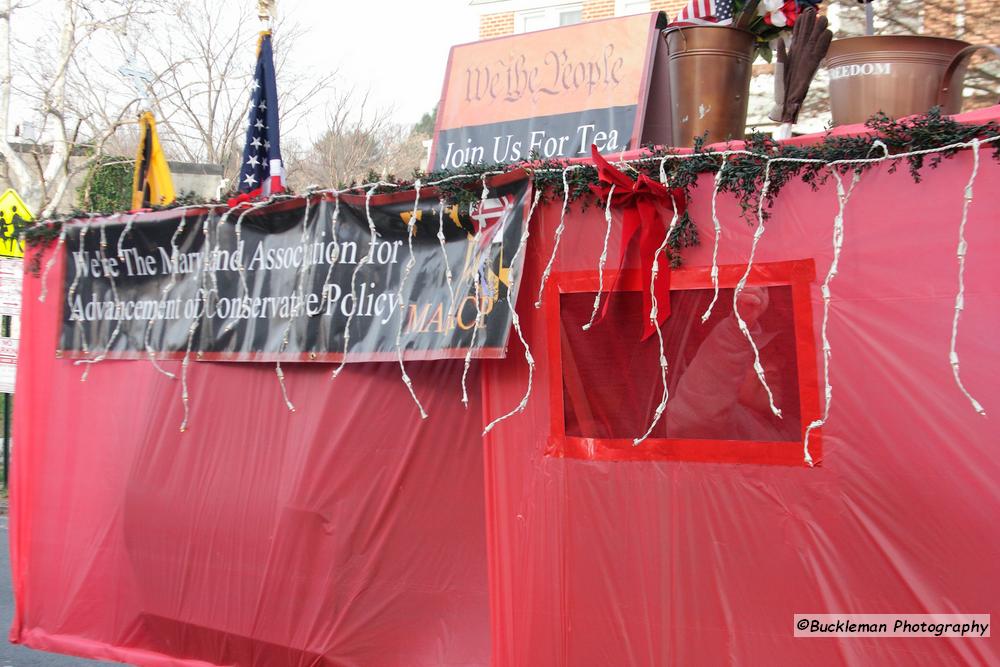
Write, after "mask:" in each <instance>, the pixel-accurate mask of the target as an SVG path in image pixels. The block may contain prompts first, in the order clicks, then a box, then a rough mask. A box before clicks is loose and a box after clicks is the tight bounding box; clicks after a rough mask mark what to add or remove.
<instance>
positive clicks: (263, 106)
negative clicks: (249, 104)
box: [257, 100, 267, 111]
mask: <svg viewBox="0 0 1000 667" xmlns="http://www.w3.org/2000/svg"><path fill="white" fill-rule="evenodd" d="M257 108H258V109H260V110H261V111H267V103H266V102H265V101H264V100H261V101H260V104H258V105H257Z"/></svg>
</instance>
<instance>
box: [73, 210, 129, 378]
mask: <svg viewBox="0 0 1000 667" xmlns="http://www.w3.org/2000/svg"><path fill="white" fill-rule="evenodd" d="M129 224H131V220H130V221H129ZM100 228H101V232H100V243H99V244H98V254H99V255H100V258H101V265H102V266H105V267H106V266H107V262H108V255H107V248H108V235H107V230H108V226H107V225H106V224H101V225H100ZM119 247H120V246H119ZM105 275H106V276H107V278H108V284H109V285H110V286H111V299H112V301H113V302H114V304H115V310H117V309H118V305H119V304H120V303H121V300H120V299H119V298H118V284H117V283H116V282H115V276H114V273H112V272H111V271H107V270H106V271H105ZM121 331H122V320H121V318H119V319H118V320H117V321H116V322H115V328H114V329H112V330H111V336H110V337H109V338H108V342H107V345H105V346H104V350H103V351H101V352H100V353H99V354H98V355H97V356H96V357H94V358H93V359H78V360H77V361H75V362H74V363H73V365H74V366H84V369H83V375H81V376H80V382H86V381H87V376H88V375H89V374H90V368H91V366H93V365H94V364H99V363H101V362H102V361H104V360H105V359H106V358H107V356H108V351H109V350H111V348H112V347H114V344H115V341H116V340H118V335H119V334H121Z"/></svg>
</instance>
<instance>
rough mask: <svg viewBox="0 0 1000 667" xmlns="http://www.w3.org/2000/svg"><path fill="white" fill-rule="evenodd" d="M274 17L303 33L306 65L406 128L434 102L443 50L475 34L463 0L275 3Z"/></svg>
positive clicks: (293, 0)
mask: <svg viewBox="0 0 1000 667" xmlns="http://www.w3.org/2000/svg"><path fill="white" fill-rule="evenodd" d="M240 1H244V2H246V1H250V0H240ZM278 11H279V13H281V14H282V15H283V16H285V17H286V18H290V19H295V20H296V21H297V22H298V23H300V24H302V25H303V26H304V27H306V28H307V30H308V33H307V34H306V36H305V37H304V39H305V43H303V44H302V45H301V46H302V48H301V51H300V52H301V53H302V54H304V55H307V56H308V57H309V59H310V60H309V64H310V65H311V66H313V67H317V68H336V69H338V70H339V72H340V74H341V76H342V77H343V78H344V79H345V80H348V81H350V82H352V83H353V84H354V85H355V86H356V87H357V88H358V89H359V90H361V91H363V90H368V91H370V94H371V98H370V99H371V100H372V101H373V102H374V103H376V104H377V105H378V106H381V107H388V106H391V107H393V108H394V109H395V114H394V117H395V120H396V121H397V122H400V123H408V124H409V123H415V122H417V121H418V120H420V117H421V116H422V115H423V114H424V113H426V112H428V111H430V110H431V109H433V108H434V105H435V104H437V101H438V98H440V96H441V86H442V84H443V83H444V73H445V68H446V66H447V63H448V51H449V49H450V48H451V46H452V45H454V44H464V43H466V42H471V41H475V40H476V39H478V36H479V19H478V13H477V12H476V10H475V9H474V8H472V7H470V6H469V2H468V0H430V1H429V2H413V0H365V1H361V2H358V1H356V0H278ZM303 64H305V63H303Z"/></svg>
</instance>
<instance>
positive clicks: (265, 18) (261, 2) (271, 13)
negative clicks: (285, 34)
mask: <svg viewBox="0 0 1000 667" xmlns="http://www.w3.org/2000/svg"><path fill="white" fill-rule="evenodd" d="M277 4H278V3H277V0H257V18H259V19H260V22H261V23H263V24H264V30H267V31H268V32H270V30H271V24H272V23H273V22H274V17H275V16H276V15H277V7H276V5H277Z"/></svg>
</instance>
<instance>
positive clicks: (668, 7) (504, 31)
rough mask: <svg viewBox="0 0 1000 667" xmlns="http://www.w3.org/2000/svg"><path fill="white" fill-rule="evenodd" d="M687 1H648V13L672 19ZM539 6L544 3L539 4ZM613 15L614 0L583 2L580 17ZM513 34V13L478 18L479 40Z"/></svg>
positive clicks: (588, 19)
mask: <svg viewBox="0 0 1000 667" xmlns="http://www.w3.org/2000/svg"><path fill="white" fill-rule="evenodd" d="M687 2H688V0H650V3H649V9H650V11H654V12H655V11H663V12H666V13H667V17H668V18H670V19H673V18H674V17H675V16H677V13H678V12H679V11H680V10H681V8H682V7H683V6H684V5H686V4H687ZM557 3H558V0H553V2H552V4H557ZM538 4H539V6H544V5H545V3H543V2H539V3H538ZM614 15H615V0H584V2H583V8H582V12H581V16H582V18H583V20H584V21H595V20H597V19H606V18H610V17H612V16H614ZM513 32H514V12H501V13H497V14H484V15H483V16H481V17H479V38H480V39H486V38H488V37H499V36H500V35H510V34H512V33H513Z"/></svg>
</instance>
